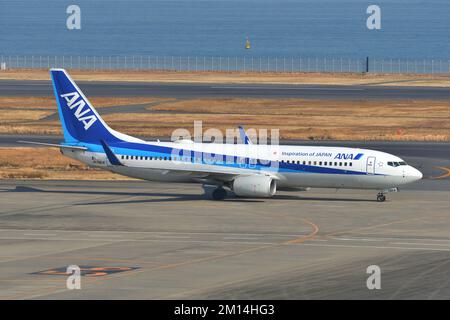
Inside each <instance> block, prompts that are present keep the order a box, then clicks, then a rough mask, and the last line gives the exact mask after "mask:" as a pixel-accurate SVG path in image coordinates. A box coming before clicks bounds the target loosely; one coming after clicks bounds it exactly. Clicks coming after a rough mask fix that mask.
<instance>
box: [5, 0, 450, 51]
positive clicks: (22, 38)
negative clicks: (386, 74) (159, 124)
mask: <svg viewBox="0 0 450 320" xmlns="http://www.w3.org/2000/svg"><path fill="white" fill-rule="evenodd" d="M71 4H76V5H78V6H79V7H80V9H81V29H80V30H69V29H68V28H67V27H66V19H67V17H68V16H69V15H68V14H67V13H66V9H67V7H68V6H69V5H71ZM371 4H377V5H379V7H380V9H381V30H369V29H368V28H367V26H366V20H367V18H368V16H369V14H367V13H366V10H367V7H368V6H369V5H371ZM0 6H1V8H0V54H2V55H16V54H17V55H58V56H60V55H90V56H93V55H97V56H100V55H112V56H115V55H117V56H122V55H149V56H184V57H186V56H192V57H193V56H216V57H218V56H228V57H244V56H254V57H298V56H305V57H348V58H360V57H365V56H370V57H374V58H402V59H421V58H424V59H433V58H439V59H447V58H450V41H449V34H450V1H449V0H377V1H376V3H374V2H372V1H370V2H369V1H361V0H309V1H308V0H163V1H161V0H145V1H144V0H107V1H106V0H71V1H64V0H39V1H38V0H36V1H33V0H28V1H19V0H2V1H1V3H0ZM247 37H248V39H249V41H250V45H251V48H250V49H245V43H246V38H247Z"/></svg>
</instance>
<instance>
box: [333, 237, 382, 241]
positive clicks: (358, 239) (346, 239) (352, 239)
mask: <svg viewBox="0 0 450 320" xmlns="http://www.w3.org/2000/svg"><path fill="white" fill-rule="evenodd" d="M332 239H333V240H342V241H367V242H371V241H385V240H381V239H374V238H334V237H333V238H332Z"/></svg>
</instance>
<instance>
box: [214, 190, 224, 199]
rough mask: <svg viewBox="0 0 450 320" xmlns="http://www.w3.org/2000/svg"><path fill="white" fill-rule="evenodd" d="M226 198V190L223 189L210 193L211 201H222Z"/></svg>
mask: <svg viewBox="0 0 450 320" xmlns="http://www.w3.org/2000/svg"><path fill="white" fill-rule="evenodd" d="M226 196H227V190H225V189H224V188H217V189H216V190H214V191H213V192H212V199H213V200H223V199H225V198H226Z"/></svg>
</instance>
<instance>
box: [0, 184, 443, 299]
mask: <svg viewBox="0 0 450 320" xmlns="http://www.w3.org/2000/svg"><path fill="white" fill-rule="evenodd" d="M444 180H448V179H444ZM435 182H436V181H433V180H423V181H420V182H418V183H417V185H415V186H413V187H412V188H405V189H404V190H402V191H401V192H399V193H393V194H389V195H388V200H387V201H386V202H384V203H378V202H376V201H375V193H376V192H375V191H361V190H353V191H352V190H339V191H336V190H330V189H312V190H310V191H308V192H279V193H277V195H276V196H275V197H274V198H272V199H237V198H229V199H227V200H225V201H220V202H217V201H209V200H205V199H204V197H203V195H202V190H201V187H200V186H199V185H193V184H167V183H155V182H143V181H127V182H124V181H110V182H101V181H98V182H94V181H80V182H78V181H17V180H15V181H14V180H11V181H1V182H0V203H1V207H0V248H1V250H0V298H2V299H54V298H57V299H103V298H112V299H132V298H134V299H175V298H179V299H194V298H199V299H212V298H217V299H313V298H318V299H332V298H335V299H419V298H420V299H450V268H449V264H450V222H449V221H450V210H449V196H450V189H448V188H445V189H442V190H440V189H441V188H432V189H435V190H434V191H429V188H430V186H431V185H432V184H434V183H435ZM448 185H449V184H448V183H447V184H446V186H448ZM69 265H78V266H84V268H85V269H86V270H87V269H89V268H90V269H91V270H95V272H92V273H91V274H90V275H89V276H87V275H86V276H82V277H81V289H80V290H68V289H66V279H67V276H66V275H65V274H64V272H63V271H64V270H65V268H66V267H67V266H69ZM371 265H377V266H379V267H380V268H381V289H380V290H369V289H368V288H367V286H366V280H367V278H368V277H369V274H367V273H366V270H367V267H368V266H371ZM55 268H56V269H57V270H59V272H57V271H55ZM58 268H59V269H58ZM93 268H95V269H93ZM108 268H110V269H108ZM111 268H114V269H111ZM61 270H63V271H61ZM104 270H116V271H117V270H119V271H123V272H117V273H108V272H103V271H104ZM42 271H44V272H43V273H42ZM39 272H41V273H39Z"/></svg>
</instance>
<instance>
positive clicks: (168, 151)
mask: <svg viewBox="0 0 450 320" xmlns="http://www.w3.org/2000/svg"><path fill="white" fill-rule="evenodd" d="M76 145H77V146H84V147H87V148H88V150H89V151H92V152H97V153H103V154H104V153H105V151H104V149H103V147H102V146H101V145H99V144H98V145H97V144H91V143H79V144H76ZM110 148H111V150H112V151H113V152H114V153H115V154H118V155H125V156H139V157H141V156H142V157H167V156H171V155H177V156H178V155H180V158H182V159H185V158H188V159H189V160H188V161H189V162H190V163H197V164H207V165H217V166H223V167H233V168H240V169H250V170H263V171H277V172H302V173H322V174H348V175H366V172H360V171H353V170H345V169H336V168H328V167H319V166H311V165H303V164H296V163H285V162H278V163H277V165H278V166H279V167H278V168H277V166H271V165H270V162H269V161H265V162H262V163H261V162H259V161H258V162H256V160H255V159H249V158H245V159H243V158H241V157H237V156H234V157H233V156H226V155H216V158H215V159H218V160H219V161H217V162H211V161H204V156H205V155H208V156H209V157H211V154H210V153H207V152H203V153H201V152H200V151H193V150H186V149H176V148H170V147H164V146H157V145H150V144H141V143H135V142H118V143H111V144H110ZM180 152H181V153H180ZM227 157H228V158H227ZM208 159H211V158H208ZM224 159H225V160H224ZM229 159H232V162H231V161H229ZM237 159H240V162H238V161H237ZM220 160H222V161H220ZM181 161H182V160H181ZM249 163H250V164H249ZM376 175H378V174H376Z"/></svg>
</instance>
